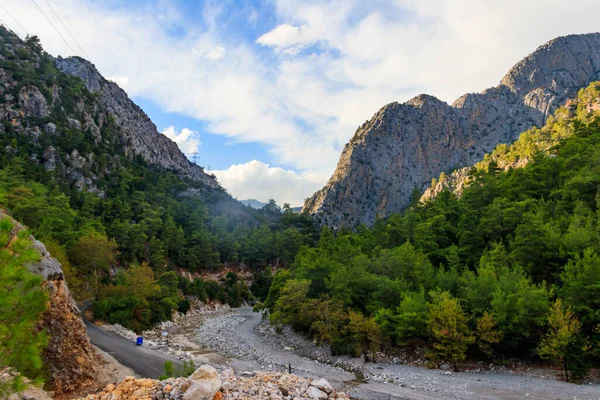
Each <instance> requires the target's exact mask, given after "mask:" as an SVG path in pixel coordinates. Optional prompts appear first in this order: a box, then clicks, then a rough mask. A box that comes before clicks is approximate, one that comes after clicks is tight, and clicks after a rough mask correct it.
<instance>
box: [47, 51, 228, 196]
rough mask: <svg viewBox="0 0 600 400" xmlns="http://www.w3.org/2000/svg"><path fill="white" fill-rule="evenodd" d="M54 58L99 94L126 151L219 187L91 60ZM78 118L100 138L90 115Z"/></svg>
mask: <svg viewBox="0 0 600 400" xmlns="http://www.w3.org/2000/svg"><path fill="white" fill-rule="evenodd" d="M55 62H56V66H57V67H58V68H59V69H60V70H61V71H63V72H64V73H66V74H69V75H73V76H76V77H78V78H81V80H83V82H84V84H85V87H86V88H87V90H88V91H90V92H91V93H94V94H96V95H97V96H98V102H99V103H100V105H101V106H102V107H103V108H104V109H106V110H107V114H108V116H110V117H112V118H114V121H115V123H116V125H117V126H118V127H119V128H120V132H121V133H122V135H121V137H120V142H121V145H122V146H123V149H124V150H125V153H126V154H127V155H140V156H142V157H143V158H144V159H145V160H146V161H147V162H148V163H149V164H151V165H156V166H159V167H162V168H164V169H167V170H172V171H176V172H177V173H178V174H179V175H181V176H184V177H187V178H191V179H193V180H195V181H198V182H201V183H202V184H204V185H206V186H207V187H211V188H217V187H218V183H217V181H216V179H215V177H214V176H213V175H208V174H206V173H205V172H204V170H203V169H202V168H201V167H199V166H198V165H196V164H194V163H192V162H190V161H189V160H188V159H187V158H186V157H185V155H184V154H183V153H182V152H181V150H179V147H177V144H175V142H173V141H172V140H171V139H169V138H168V137H166V136H164V135H162V134H160V133H159V132H158V130H157V129H156V125H154V123H153V122H152V121H151V120H150V118H149V117H148V115H146V113H144V111H143V110H142V109H141V108H140V107H138V106H137V105H136V104H135V103H134V102H133V101H131V99H129V97H128V96H127V93H125V91H124V90H123V89H121V88H120V87H119V85H117V84H116V83H114V82H111V81H108V80H106V79H105V78H104V77H103V76H102V75H101V74H100V73H99V72H98V70H97V69H96V67H95V66H94V65H93V64H92V63H91V62H89V61H87V60H84V59H83V58H80V57H69V58H62V57H60V56H59V57H58V58H57V59H56V60H55ZM81 122H82V124H83V126H84V127H87V129H88V130H89V131H90V133H91V134H92V135H94V137H95V138H97V139H98V140H99V139H100V129H99V127H97V126H95V124H94V121H92V120H91V118H90V116H86V115H84V118H83V121H81Z"/></svg>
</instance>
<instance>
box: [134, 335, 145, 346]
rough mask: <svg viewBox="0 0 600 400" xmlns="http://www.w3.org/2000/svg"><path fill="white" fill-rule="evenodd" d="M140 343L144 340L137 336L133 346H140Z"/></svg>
mask: <svg viewBox="0 0 600 400" xmlns="http://www.w3.org/2000/svg"><path fill="white" fill-rule="evenodd" d="M142 343H144V338H143V337H141V336H139V337H138V338H137V340H136V342H135V344H137V345H138V346H141V345H142Z"/></svg>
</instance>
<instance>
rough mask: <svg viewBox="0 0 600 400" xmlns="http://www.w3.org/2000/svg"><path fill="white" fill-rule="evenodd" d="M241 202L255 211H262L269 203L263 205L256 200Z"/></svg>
mask: <svg viewBox="0 0 600 400" xmlns="http://www.w3.org/2000/svg"><path fill="white" fill-rule="evenodd" d="M239 202H240V203H242V204H243V205H245V206H248V207H252V208H254V209H255V210H260V209H261V208H263V207H264V206H266V205H267V204H268V203H263V202H262V201H259V200H256V199H247V200H239Z"/></svg>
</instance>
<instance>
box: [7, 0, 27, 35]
mask: <svg viewBox="0 0 600 400" xmlns="http://www.w3.org/2000/svg"><path fill="white" fill-rule="evenodd" d="M0 7H2V9H3V10H4V12H5V13H7V14H8V16H9V17H10V18H11V19H12V20H13V21H15V24H17V25H19V28H21V30H23V32H25V34H26V35H28V36H29V33H28V32H27V29H25V28H23V25H21V24H20V23H19V21H17V20H16V19H15V17H13V16H12V14H11V13H9V12H8V10H7V9H6V8H4V6H3V5H2V4H0ZM5 26H6V24H5Z"/></svg>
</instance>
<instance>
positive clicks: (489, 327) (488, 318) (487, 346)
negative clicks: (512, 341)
mask: <svg viewBox="0 0 600 400" xmlns="http://www.w3.org/2000/svg"><path fill="white" fill-rule="evenodd" d="M503 336H504V335H503V332H502V331H499V330H498V329H497V327H496V320H495V319H494V315H493V314H490V313H488V312H487V311H486V312H484V313H483V316H482V317H481V318H479V319H478V320H477V346H479V350H480V351H481V352H482V353H483V354H485V355H486V356H488V357H492V355H493V354H494V349H493V348H492V345H494V344H498V343H500V342H501V341H502V337H503Z"/></svg>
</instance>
